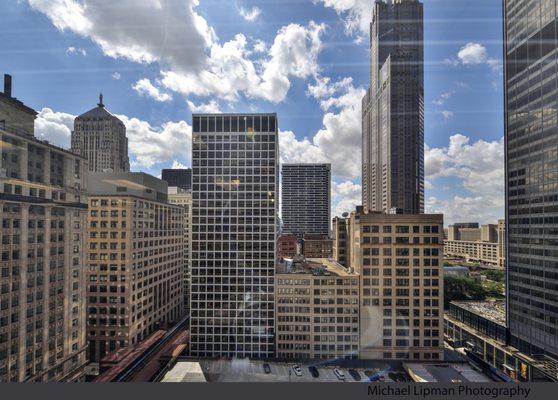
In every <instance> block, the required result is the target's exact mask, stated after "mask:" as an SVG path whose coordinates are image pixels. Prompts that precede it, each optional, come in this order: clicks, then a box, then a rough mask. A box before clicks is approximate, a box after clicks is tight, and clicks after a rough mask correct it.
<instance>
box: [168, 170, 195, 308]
mask: <svg viewBox="0 0 558 400" xmlns="http://www.w3.org/2000/svg"><path fill="white" fill-rule="evenodd" d="M163 180H164V179H163ZM168 193H169V203H171V204H177V205H179V206H182V207H183V208H184V305H185V306H186V309H187V310H189V308H190V284H191V283H192V279H191V270H192V192H191V191H189V190H184V189H181V188H180V187H169V191H168Z"/></svg>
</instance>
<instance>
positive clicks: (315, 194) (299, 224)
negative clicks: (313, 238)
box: [281, 164, 331, 240]
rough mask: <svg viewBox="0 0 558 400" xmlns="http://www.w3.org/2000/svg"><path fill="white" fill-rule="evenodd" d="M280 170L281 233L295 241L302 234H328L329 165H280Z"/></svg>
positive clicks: (329, 201) (329, 216)
mask: <svg viewBox="0 0 558 400" xmlns="http://www.w3.org/2000/svg"><path fill="white" fill-rule="evenodd" d="M281 171H282V180H281V218H282V220H283V232H284V233H292V234H294V235H295V236H296V237H297V238H298V239H299V240H301V239H302V237H303V236H304V234H306V233H316V234H321V235H325V236H329V233H330V232H329V231H330V229H329V223H330V221H331V164H283V166H282V168H281Z"/></svg>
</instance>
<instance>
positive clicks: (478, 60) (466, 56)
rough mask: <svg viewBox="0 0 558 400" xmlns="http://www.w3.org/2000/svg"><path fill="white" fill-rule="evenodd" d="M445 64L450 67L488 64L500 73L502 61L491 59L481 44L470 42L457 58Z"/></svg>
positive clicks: (460, 50)
mask: <svg viewBox="0 0 558 400" xmlns="http://www.w3.org/2000/svg"><path fill="white" fill-rule="evenodd" d="M444 62H445V63H446V64H448V65H469V66H471V65H483V64H486V65H488V66H490V68H492V70H494V71H500V70H501V68H502V63H501V61H500V60H498V59H495V58H492V57H490V55H489V54H488V50H487V49H486V47H485V46H483V45H482V44H480V43H475V42H469V43H467V44H466V45H464V46H463V47H461V49H459V51H458V52H457V58H455V57H452V58H447V59H446V60H444Z"/></svg>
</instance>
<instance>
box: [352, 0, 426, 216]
mask: <svg viewBox="0 0 558 400" xmlns="http://www.w3.org/2000/svg"><path fill="white" fill-rule="evenodd" d="M370 33H371V38H370V61H371V74H370V77H371V82H370V83H371V85H370V88H369V89H368V91H367V93H366V95H365V96H364V98H363V100H362V204H363V207H364V209H365V210H371V211H383V212H388V211H389V210H391V209H394V208H395V209H398V210H401V212H403V213H406V214H420V213H422V212H424V71H423V65H424V55H423V6H422V3H420V2H419V1H418V0H393V1H387V2H386V1H379V0H377V1H376V2H375V4H374V9H373V15H372V23H371V27H370Z"/></svg>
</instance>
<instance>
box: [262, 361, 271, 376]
mask: <svg viewBox="0 0 558 400" xmlns="http://www.w3.org/2000/svg"><path fill="white" fill-rule="evenodd" d="M263 369H264V372H265V373H266V374H271V367H270V366H269V364H268V363H265V364H264V365H263Z"/></svg>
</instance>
